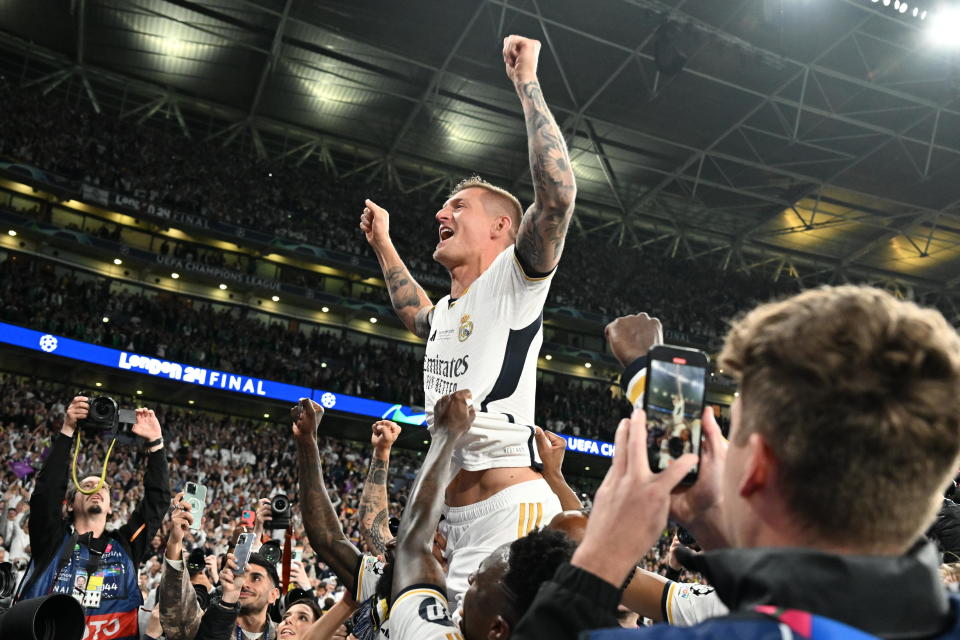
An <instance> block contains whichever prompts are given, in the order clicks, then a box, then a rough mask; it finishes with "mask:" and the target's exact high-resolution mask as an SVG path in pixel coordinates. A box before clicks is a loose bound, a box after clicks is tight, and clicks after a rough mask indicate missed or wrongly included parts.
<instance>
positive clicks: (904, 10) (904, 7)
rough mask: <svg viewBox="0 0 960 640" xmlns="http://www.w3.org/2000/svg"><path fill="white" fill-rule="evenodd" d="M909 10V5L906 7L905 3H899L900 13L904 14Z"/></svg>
mask: <svg viewBox="0 0 960 640" xmlns="http://www.w3.org/2000/svg"><path fill="white" fill-rule="evenodd" d="M909 8H910V5H908V4H907V3H906V2H901V3H900V13H906V12H907V9H909Z"/></svg>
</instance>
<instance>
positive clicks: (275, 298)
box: [270, 296, 280, 302]
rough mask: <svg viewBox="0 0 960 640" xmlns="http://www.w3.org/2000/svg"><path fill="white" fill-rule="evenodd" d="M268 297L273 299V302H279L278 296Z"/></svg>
mask: <svg viewBox="0 0 960 640" xmlns="http://www.w3.org/2000/svg"><path fill="white" fill-rule="evenodd" d="M270 299H271V300H273V301H274V302H280V296H273V297H271V298H270Z"/></svg>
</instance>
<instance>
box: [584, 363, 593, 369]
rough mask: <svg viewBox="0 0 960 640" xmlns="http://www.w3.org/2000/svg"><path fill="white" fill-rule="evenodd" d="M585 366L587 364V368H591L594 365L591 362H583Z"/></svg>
mask: <svg viewBox="0 0 960 640" xmlns="http://www.w3.org/2000/svg"><path fill="white" fill-rule="evenodd" d="M583 366H585V367H586V368H587V369H589V368H590V367H592V366H593V365H592V364H590V363H589V362H585V363H583Z"/></svg>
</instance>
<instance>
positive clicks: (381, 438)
mask: <svg viewBox="0 0 960 640" xmlns="http://www.w3.org/2000/svg"><path fill="white" fill-rule="evenodd" d="M371 431H372V433H371V435H370V442H371V444H373V455H372V456H370V470H369V471H368V472H367V479H366V481H365V482H364V483H363V493H362V494H361V495H360V535H361V536H362V538H363V541H364V542H366V543H367V545H368V546H369V547H370V552H371V553H375V554H377V555H383V554H385V553H386V552H387V541H388V540H390V539H391V538H392V537H393V536H392V535H390V526H389V522H388V521H389V519H390V513H389V510H388V508H389V500H388V498H387V472H388V471H389V470H390V449H391V448H392V447H393V443H394V442H396V440H397V436H399V435H400V425H398V424H397V423H395V422H391V421H390V420H379V421H377V422H375V423H373V427H372V428H371Z"/></svg>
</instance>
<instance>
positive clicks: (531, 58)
mask: <svg viewBox="0 0 960 640" xmlns="http://www.w3.org/2000/svg"><path fill="white" fill-rule="evenodd" d="M539 60H540V41H539V40H533V39H532V38H524V37H523V36H507V37H506V38H504V39H503V63H504V65H506V68H507V77H508V78H510V80H512V81H513V84H514V85H519V84H520V83H521V82H531V81H533V80H536V79H537V63H538V62H539Z"/></svg>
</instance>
